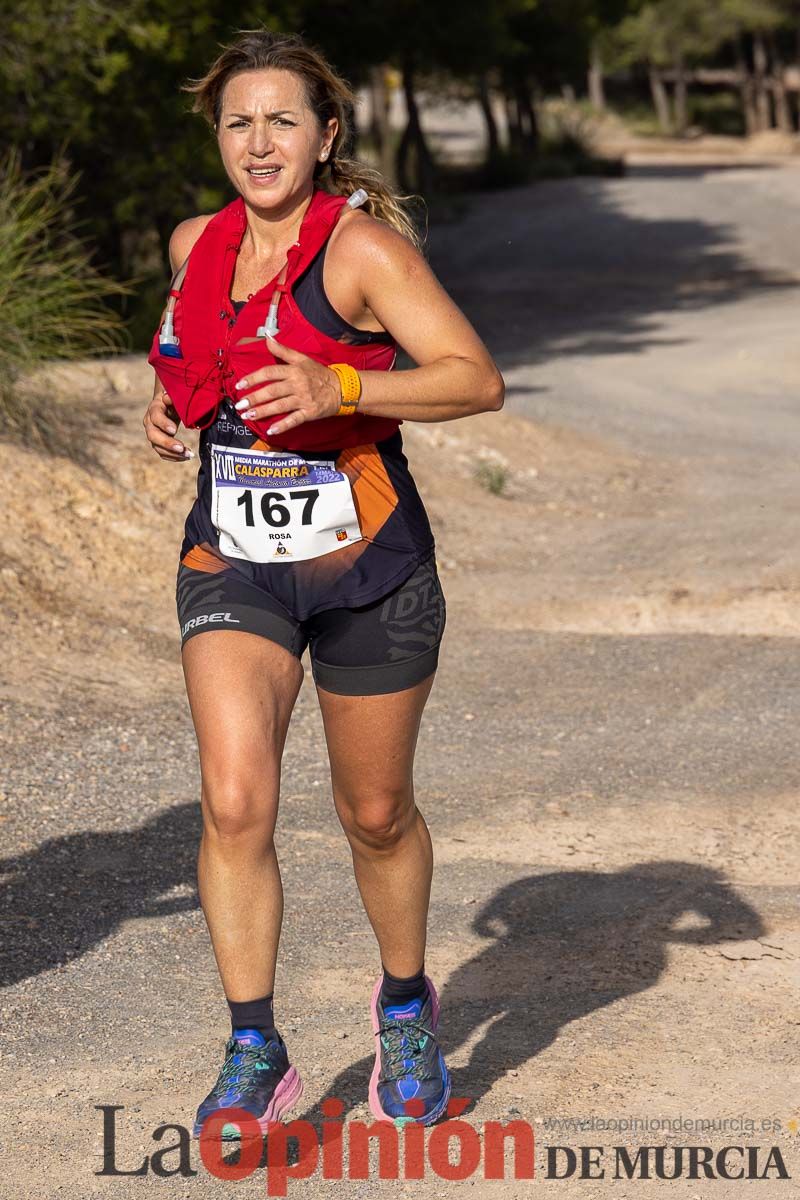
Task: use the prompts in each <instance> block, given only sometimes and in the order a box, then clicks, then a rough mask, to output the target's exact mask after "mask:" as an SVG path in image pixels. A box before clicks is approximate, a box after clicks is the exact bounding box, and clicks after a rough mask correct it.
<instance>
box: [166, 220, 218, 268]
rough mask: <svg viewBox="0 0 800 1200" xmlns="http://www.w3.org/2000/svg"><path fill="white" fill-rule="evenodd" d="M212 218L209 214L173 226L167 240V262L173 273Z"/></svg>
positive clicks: (184, 259)
mask: <svg viewBox="0 0 800 1200" xmlns="http://www.w3.org/2000/svg"><path fill="white" fill-rule="evenodd" d="M213 216H214V213H209V214H208V215H207V216H202V217H189V218H188V219H187V220H186V221H181V223H180V225H176V226H175V229H174V230H173V233H172V237H171V238H170V239H169V261H170V264H171V265H172V269H173V271H177V269H178V267H179V266H180V265H181V263H183V262H185V261H186V259H187V258H188V256H189V253H190V251H191V249H192V247H193V246H194V244H195V242H196V241H197V239H198V238H199V237H200V234H201V233H202V232H203V230H204V229H205V227H206V225H207V224H208V222H209V221H210V220H211V219H212V217H213Z"/></svg>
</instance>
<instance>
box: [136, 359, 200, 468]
mask: <svg viewBox="0 0 800 1200" xmlns="http://www.w3.org/2000/svg"><path fill="white" fill-rule="evenodd" d="M142 424H143V425H144V431H145V434H146V435H147V440H148V442H149V443H150V445H151V446H152V447H153V449H154V450H155V452H156V454H157V455H158V456H159V458H164V459H166V460H167V462H186V461H187V459H190V458H194V452H193V451H192V450H188V449H187V448H186V446H184V444H183V442H180V441H177V440H176V438H175V434H176V433H177V432H178V425H179V424H180V421H179V419H178V414H177V413H176V412H175V409H174V408H173V407H172V404H171V403H170V399H169V396H168V395H167V393H166V392H165V391H164V388H163V387H162V385H161V381H160V380H159V379H158V378H157V379H156V383H155V387H154V389H153V399H152V400H151V401H150V404H149V406H148V409H147V412H146V413H145V414H144V420H143V422H142Z"/></svg>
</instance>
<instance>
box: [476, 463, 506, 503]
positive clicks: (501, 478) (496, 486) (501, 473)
mask: <svg viewBox="0 0 800 1200" xmlns="http://www.w3.org/2000/svg"><path fill="white" fill-rule="evenodd" d="M474 474H475V479H476V480H477V482H478V483H479V484H480V485H481V487H484V488H486V490H487V492H491V494H492V495H493V496H502V495H503V494H504V493H505V490H506V487H507V486H508V481H509V475H508V467H506V466H504V465H503V463H500V462H494V461H492V460H491V459H484V460H482V461H481V462H479V463H478V464H477V466H476V467H475V472H474Z"/></svg>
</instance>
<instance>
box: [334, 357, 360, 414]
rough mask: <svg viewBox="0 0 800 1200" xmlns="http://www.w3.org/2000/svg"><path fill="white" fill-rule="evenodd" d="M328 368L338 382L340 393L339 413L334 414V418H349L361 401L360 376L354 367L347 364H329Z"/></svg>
mask: <svg viewBox="0 0 800 1200" xmlns="http://www.w3.org/2000/svg"><path fill="white" fill-rule="evenodd" d="M329 367H330V370H331V371H333V373H334V375H336V377H337V379H338V380H339V387H340V389H341V393H342V398H341V401H340V403H339V411H338V412H337V413H336V416H337V417H351V416H352V415H353V413H354V412H355V411H356V409H357V408H358V402H359V400H360V399H361V376H360V375H359V373H358V371H357V370H356V369H355V367H351V366H350V364H349V363H330V364H329Z"/></svg>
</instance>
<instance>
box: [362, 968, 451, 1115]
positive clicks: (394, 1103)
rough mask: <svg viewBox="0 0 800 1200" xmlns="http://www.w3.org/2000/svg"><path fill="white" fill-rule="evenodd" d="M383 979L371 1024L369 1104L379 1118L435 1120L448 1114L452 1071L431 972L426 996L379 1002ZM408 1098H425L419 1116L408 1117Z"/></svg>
mask: <svg viewBox="0 0 800 1200" xmlns="http://www.w3.org/2000/svg"><path fill="white" fill-rule="evenodd" d="M382 982H383V980H382V979H379V980H378V982H377V983H376V984H375V989H374V991H373V993H372V1028H373V1031H374V1033H375V1036H376V1038H377V1039H378V1043H377V1046H376V1049H375V1066H374V1067H373V1069H372V1078H371V1079H370V1083H369V1106H370V1109H371V1110H372V1115H373V1116H374V1117H376V1118H377V1119H378V1120H379V1121H394V1123H395V1124H403V1123H404V1122H405V1121H415V1122H417V1123H418V1124H420V1125H432V1124H433V1122H434V1121H438V1120H439V1118H440V1117H442V1116H444V1114H445V1112H446V1110H447V1101H448V1100H449V1099H450V1088H451V1083H450V1074H449V1072H448V1070H447V1067H446V1065H445V1061H444V1057H443V1055H442V1052H441V1050H440V1049H439V1046H438V1044H437V1041H436V1026H437V1025H438V1024H439V997H438V996H437V995H436V988H435V987H434V986H433V984H432V983H431V981H430V979H429V978H428V976H427V975H426V976H425V982H426V983H427V985H428V995H427V996H426V998H425V1000H424V1001H422V1000H410V1001H407V1002H406V1003H405V1004H395V1005H389V1004H387V1005H386V1007H385V1008H384V1006H383V1004H382V1003H381V984H382ZM407 1100H421V1101H422V1103H423V1105H424V1108H423V1112H422V1115H421V1116H409V1115H408V1114H407V1113H406V1110H405V1104H406V1101H407Z"/></svg>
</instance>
